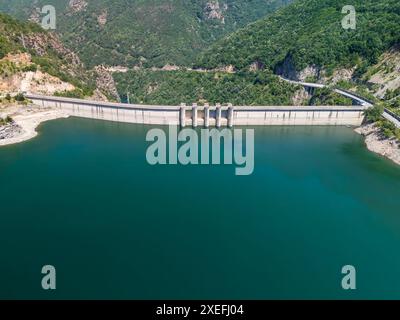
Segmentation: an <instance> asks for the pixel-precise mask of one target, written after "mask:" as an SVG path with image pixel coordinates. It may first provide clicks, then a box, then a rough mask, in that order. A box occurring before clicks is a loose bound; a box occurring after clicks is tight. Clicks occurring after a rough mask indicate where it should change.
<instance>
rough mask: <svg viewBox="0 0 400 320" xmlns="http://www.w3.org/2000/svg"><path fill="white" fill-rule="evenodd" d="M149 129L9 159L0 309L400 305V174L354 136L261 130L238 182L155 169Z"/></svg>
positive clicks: (102, 132)
mask: <svg viewBox="0 0 400 320" xmlns="http://www.w3.org/2000/svg"><path fill="white" fill-rule="evenodd" d="M151 128H154V127H152V126H146V125H134V124H124V123H113V122H106V121H98V120H88V119H78V118H70V119H62V120H55V121H51V122H47V123H45V124H42V125H41V126H40V127H39V135H38V137H36V138H35V139H33V140H30V141H27V142H25V143H22V144H18V145H12V146H7V147H2V148H0V200H1V204H0V253H1V255H0V299H15V298H19V299H289V298H290V299H311V298H313V299H361V298H365V299H380V298H385V299H400V167H399V166H396V165H395V164H393V163H391V162H390V161H389V160H386V159H384V158H382V157H380V156H378V155H375V154H373V153H371V152H369V151H368V150H367V148H366V147H365V145H364V142H363V138H362V137H361V136H359V135H357V134H356V133H354V132H353V129H351V128H346V127H334V126H330V127H323V126H313V127H311V126H310V127H306V126H297V127H295V126H291V127H285V126H267V127H256V128H254V129H255V136H254V138H255V146H254V152H255V154H254V160H255V161H254V163H255V164H254V172H253V174H251V175H249V176H236V175H235V174H234V167H233V166H231V165H189V166H183V165H158V166H151V165H149V164H148V163H147V161H146V149H147V148H148V146H149V143H148V142H146V134H147V132H148V131H149V130H150V129H151ZM166 130H167V127H166ZM199 130H200V129H199ZM44 265H53V266H54V267H55V268H56V270H57V289H56V290H55V291H44V290H43V289H42V287H41V280H42V277H43V275H42V274H41V270H42V267H43V266H44ZM345 265H353V266H354V267H355V268H356V270H357V289H356V290H354V291H352V290H350V291H345V290H343V289H342V286H341V281H342V278H343V277H344V275H343V274H342V273H341V271H342V267H343V266H345Z"/></svg>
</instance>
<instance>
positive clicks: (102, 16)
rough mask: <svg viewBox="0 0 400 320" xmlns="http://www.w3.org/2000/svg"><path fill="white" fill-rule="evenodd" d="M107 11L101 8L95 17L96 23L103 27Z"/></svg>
mask: <svg viewBox="0 0 400 320" xmlns="http://www.w3.org/2000/svg"><path fill="white" fill-rule="evenodd" d="M107 17H108V11H107V10H103V11H102V12H101V14H100V15H99V16H98V17H97V23H98V24H99V26H101V27H104V26H105V25H106V23H107Z"/></svg>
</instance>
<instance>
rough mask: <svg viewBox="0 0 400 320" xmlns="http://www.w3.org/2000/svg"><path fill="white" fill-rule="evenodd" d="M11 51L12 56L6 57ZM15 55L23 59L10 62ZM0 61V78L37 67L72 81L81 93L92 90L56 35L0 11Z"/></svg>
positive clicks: (82, 70)
mask: <svg viewBox="0 0 400 320" xmlns="http://www.w3.org/2000/svg"><path fill="white" fill-rule="evenodd" d="M12 54H15V56H13V57H12V56H9V55H12ZM19 54H20V55H19ZM9 57H10V59H8V58H9ZM16 58H24V59H25V60H24V61H21V60H16V61H13V60H15V59H16ZM0 60H1V61H0V76H1V78H2V81H6V80H7V79H8V78H10V77H11V76H13V75H14V74H16V73H18V72H20V73H26V72H36V71H38V70H40V71H42V72H43V73H46V74H48V75H50V76H53V77H55V78H57V79H59V80H61V81H64V82H66V83H70V84H72V85H73V86H74V87H75V88H76V92H77V93H79V95H81V96H86V95H91V94H92V91H93V89H94V84H93V83H92V81H90V80H89V79H90V77H89V76H88V74H87V73H86V71H85V70H84V69H83V67H82V65H81V63H80V61H79V58H78V57H77V56H76V55H74V53H73V52H71V51H70V50H68V49H67V48H65V47H64V46H63V44H62V43H61V42H60V41H59V39H58V38H57V36H55V35H54V34H51V33H48V32H46V31H44V30H43V29H42V28H41V27H40V26H38V25H37V24H35V23H25V22H20V21H17V20H15V19H13V18H11V17H9V16H7V15H4V14H0Z"/></svg>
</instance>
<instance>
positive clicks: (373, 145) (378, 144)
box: [0, 108, 400, 165]
mask: <svg viewBox="0 0 400 320" xmlns="http://www.w3.org/2000/svg"><path fill="white" fill-rule="evenodd" d="M5 116H10V117H12V119H13V120H14V122H13V123H11V124H9V125H6V126H9V130H8V132H14V133H15V135H12V136H11V137H6V138H4V139H0V147H2V146H8V145H12V144H18V143H21V142H25V141H28V140H30V139H33V138H35V137H36V136H37V135H38V133H37V131H36V129H37V127H38V126H39V125H40V124H41V123H43V122H46V121H50V120H56V119H60V118H69V117H70V114H68V113H67V112H65V111H62V110H59V109H53V108H47V109H45V110H43V109H36V108H31V109H26V110H21V109H20V108H14V109H13V108H10V109H9V110H4V111H3V112H2V117H5ZM6 126H5V127H6ZM354 132H356V133H357V134H360V135H362V136H363V137H364V139H365V140H364V142H365V145H366V147H367V149H368V150H369V151H371V152H374V153H376V154H379V155H381V156H383V157H385V158H387V159H389V160H391V161H393V162H394V163H395V164H397V165H400V143H399V142H397V141H396V140H395V139H387V138H385V137H384V136H383V135H382V133H381V131H380V129H379V128H378V127H376V125H375V124H373V123H372V124H365V125H362V126H360V127H357V128H355V129H354Z"/></svg>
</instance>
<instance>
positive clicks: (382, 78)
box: [366, 44, 400, 98]
mask: <svg viewBox="0 0 400 320" xmlns="http://www.w3.org/2000/svg"><path fill="white" fill-rule="evenodd" d="M373 70H376V72H375V73H374V74H372V75H371V77H370V79H366V80H368V82H370V83H372V84H375V85H378V86H379V89H378V91H377V92H376V93H375V96H377V97H378V98H383V97H384V96H385V95H386V92H387V91H388V90H396V89H397V88H400V44H398V45H396V46H394V47H392V48H391V49H390V50H389V51H388V52H385V53H384V54H383V55H382V56H381V57H380V58H379V62H378V63H377V64H376V65H374V67H373Z"/></svg>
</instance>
